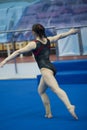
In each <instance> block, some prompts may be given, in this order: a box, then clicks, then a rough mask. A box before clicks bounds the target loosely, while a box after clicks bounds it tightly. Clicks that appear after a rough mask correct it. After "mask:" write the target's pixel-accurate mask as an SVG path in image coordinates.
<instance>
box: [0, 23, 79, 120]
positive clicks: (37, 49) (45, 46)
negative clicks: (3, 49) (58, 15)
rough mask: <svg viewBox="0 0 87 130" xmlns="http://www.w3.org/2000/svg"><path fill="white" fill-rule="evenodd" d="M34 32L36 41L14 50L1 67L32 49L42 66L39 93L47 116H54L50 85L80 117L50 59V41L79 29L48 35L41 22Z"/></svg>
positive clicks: (33, 29)
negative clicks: (60, 85) (48, 90)
mask: <svg viewBox="0 0 87 130" xmlns="http://www.w3.org/2000/svg"><path fill="white" fill-rule="evenodd" d="M32 33H33V35H34V37H35V41H30V42H29V43H28V45H26V46H25V47H24V48H22V49H19V50H17V51H15V52H13V53H12V54H11V55H10V56H8V57H7V58H6V59H4V60H3V61H2V62H1V63H0V67H3V66H4V65H5V64H6V63H7V62H8V61H10V60H12V59H13V58H15V57H16V56H18V55H19V54H21V53H25V52H29V51H32V52H33V54H34V57H35V60H36V62H37V64H38V67H39V68H40V72H41V74H42V77H41V79H40V83H39V86H38V93H39V95H40V97H41V99H42V102H43V104H44V107H45V112H46V114H45V117H46V118H52V117H53V116H52V112H51V106H50V101H49V98H48V96H47V94H46V89H47V88H48V87H49V88H50V89H51V90H52V91H53V92H54V93H55V94H56V95H57V96H58V97H59V98H60V99H61V101H62V102H63V103H64V104H65V106H66V108H67V110H68V111H69V112H70V114H71V115H72V116H73V117H74V118H75V119H78V117H77V115H76V113H75V106H74V105H72V104H71V103H70V100H69V98H68V96H67V94H66V92H65V91H64V90H62V89H61V88H60V87H59V85H58V82H57V81H56V79H55V74H56V70H55V67H54V66H53V64H52V63H51V62H50V60H49V55H50V43H51V42H55V41H57V40H59V39H61V38H65V37H67V36H69V35H72V34H76V33H78V29H70V30H69V31H67V32H65V33H61V34H58V35H55V36H51V37H47V36H46V34H45V28H44V27H43V26H42V25H41V24H34V25H33V26H32Z"/></svg>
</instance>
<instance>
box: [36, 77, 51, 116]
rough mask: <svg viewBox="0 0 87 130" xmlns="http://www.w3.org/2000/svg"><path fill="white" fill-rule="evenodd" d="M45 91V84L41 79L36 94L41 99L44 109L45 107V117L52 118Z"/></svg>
mask: <svg viewBox="0 0 87 130" xmlns="http://www.w3.org/2000/svg"><path fill="white" fill-rule="evenodd" d="M46 89H47V85H46V84H45V82H44V80H43V78H42V77H41V80H40V84H39V87H38V93H39V95H40V97H41V99H42V102H43V104H44V107H45V111H46V114H45V117H47V118H52V113H51V107H50V101H49V98H48V96H47V94H46V93H45V91H46Z"/></svg>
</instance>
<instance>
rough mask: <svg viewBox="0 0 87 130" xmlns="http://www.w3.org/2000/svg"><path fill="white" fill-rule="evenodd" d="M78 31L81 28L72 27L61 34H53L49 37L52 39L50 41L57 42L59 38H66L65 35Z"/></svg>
mask: <svg viewBox="0 0 87 130" xmlns="http://www.w3.org/2000/svg"><path fill="white" fill-rule="evenodd" d="M78 32H79V29H74V28H72V29H70V30H69V31H68V32H65V33H61V34H58V35H56V36H53V37H48V39H49V40H50V42H56V41H57V40H59V39H62V38H65V37H67V36H69V35H72V34H76V33H78Z"/></svg>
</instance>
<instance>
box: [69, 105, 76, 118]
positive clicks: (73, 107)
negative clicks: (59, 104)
mask: <svg viewBox="0 0 87 130" xmlns="http://www.w3.org/2000/svg"><path fill="white" fill-rule="evenodd" d="M68 110H69V112H70V114H71V115H72V116H73V117H74V118H75V119H76V120H78V117H77V115H76V113H75V106H74V105H72V106H71V107H70V108H68Z"/></svg>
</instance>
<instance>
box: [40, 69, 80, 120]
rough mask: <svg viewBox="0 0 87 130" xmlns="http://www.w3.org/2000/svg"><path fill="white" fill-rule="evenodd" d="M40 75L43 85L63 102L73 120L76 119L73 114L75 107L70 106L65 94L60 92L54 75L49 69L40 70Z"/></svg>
mask: <svg viewBox="0 0 87 130" xmlns="http://www.w3.org/2000/svg"><path fill="white" fill-rule="evenodd" d="M41 73H42V75H43V78H44V81H45V83H46V84H47V85H48V86H49V87H50V88H51V89H52V91H53V92H54V93H56V95H57V96H58V97H59V98H60V99H61V100H62V101H63V103H64V104H65V106H66V107H67V109H68V111H69V112H70V113H71V115H72V116H73V117H74V118H75V119H78V117H77V116H76V114H75V112H74V109H75V106H74V105H71V103H70V101H69V98H68V96H67V94H66V93H65V91H64V90H62V89H61V88H60V87H59V85H58V83H57V81H56V79H55V77H54V75H53V72H52V71H51V70H49V69H42V70H41Z"/></svg>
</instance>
